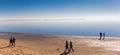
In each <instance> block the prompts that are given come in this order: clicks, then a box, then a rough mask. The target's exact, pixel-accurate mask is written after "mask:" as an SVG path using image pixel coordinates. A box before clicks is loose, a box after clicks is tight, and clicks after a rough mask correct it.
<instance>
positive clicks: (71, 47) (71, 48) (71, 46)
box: [70, 41, 74, 52]
mask: <svg viewBox="0 0 120 55" xmlns="http://www.w3.org/2000/svg"><path fill="white" fill-rule="evenodd" d="M71 50H72V52H74V49H73V44H72V42H71V41H70V51H71Z"/></svg>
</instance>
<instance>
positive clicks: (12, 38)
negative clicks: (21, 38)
mask: <svg viewBox="0 0 120 55" xmlns="http://www.w3.org/2000/svg"><path fill="white" fill-rule="evenodd" d="M15 40H16V39H15V37H10V40H9V42H10V44H9V46H15V45H16V44H15Z"/></svg>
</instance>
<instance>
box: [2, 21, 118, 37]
mask: <svg viewBox="0 0 120 55" xmlns="http://www.w3.org/2000/svg"><path fill="white" fill-rule="evenodd" d="M0 32H22V33H37V34H55V35H76V36H99V33H100V32H105V34H106V36H109V37H120V23H117V22H85V21H79V20H78V21H77V20H73V21H0Z"/></svg>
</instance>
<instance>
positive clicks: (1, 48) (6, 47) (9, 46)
mask: <svg viewBox="0 0 120 55" xmlns="http://www.w3.org/2000/svg"><path fill="white" fill-rule="evenodd" d="M8 47H10V46H5V47H0V49H4V48H8Z"/></svg>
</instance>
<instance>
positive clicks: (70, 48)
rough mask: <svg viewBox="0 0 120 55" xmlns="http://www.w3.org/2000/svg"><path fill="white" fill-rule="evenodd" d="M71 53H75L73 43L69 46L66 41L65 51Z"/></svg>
mask: <svg viewBox="0 0 120 55" xmlns="http://www.w3.org/2000/svg"><path fill="white" fill-rule="evenodd" d="M67 50H68V51H70V52H71V50H72V52H74V49H73V44H72V42H71V41H70V44H68V41H66V45H65V51H67Z"/></svg>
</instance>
